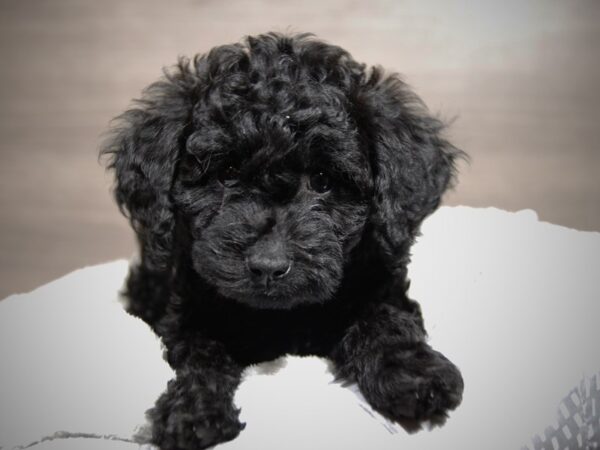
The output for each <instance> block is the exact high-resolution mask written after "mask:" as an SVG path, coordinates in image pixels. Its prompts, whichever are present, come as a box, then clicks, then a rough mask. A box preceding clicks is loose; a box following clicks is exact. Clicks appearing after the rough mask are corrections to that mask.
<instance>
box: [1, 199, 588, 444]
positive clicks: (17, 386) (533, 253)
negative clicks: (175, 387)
mask: <svg viewBox="0 0 600 450" xmlns="http://www.w3.org/2000/svg"><path fill="white" fill-rule="evenodd" d="M422 232H423V236H422V237H420V238H419V240H418V243H417V245H415V247H414V249H413V262H412V264H411V266H410V278H411V279H412V285H411V290H410V294H411V296H412V297H413V298H415V299H417V300H418V301H419V302H420V303H421V306H422V308H423V314H424V317H425V321H426V326H427V329H428V331H429V334H430V342H431V344H432V345H433V346H434V347H435V348H436V349H438V350H440V351H442V352H443V353H444V354H446V355H447V356H448V357H449V358H450V359H451V360H452V361H454V362H455V363H456V364H457V365H458V366H459V367H460V368H461V370H462V372H463V375H464V379H465V394H464V400H463V404H462V405H461V406H460V407H459V408H458V409H457V410H456V411H455V412H454V413H452V414H451V416H450V418H449V420H448V421H447V423H446V424H445V425H444V426H443V427H439V428H434V429H432V430H428V429H425V430H423V431H420V432H417V433H414V434H409V433H407V432H406V431H404V430H403V429H402V428H400V427H399V426H397V425H393V424H390V423H388V422H386V421H385V420H384V419H382V418H381V417H380V416H379V415H378V414H376V413H374V412H373V411H372V410H371V409H370V408H369V407H368V406H367V405H366V404H364V402H363V401H362V400H361V398H360V395H357V394H356V392H355V390H353V389H352V388H344V387H342V386H340V385H339V384H336V383H333V382H332V376H331V374H330V372H329V371H328V366H327V364H326V363H325V362H324V361H322V360H320V359H317V358H297V357H288V358H284V359H281V360H279V361H277V362H275V363H271V364H267V365H262V366H260V367H255V368H252V369H250V370H248V372H247V374H246V376H245V381H244V382H243V383H242V386H241V387H240V390H239V391H238V394H237V396H236V403H237V405H238V406H240V407H241V408H242V413H241V418H242V420H243V421H246V422H247V427H246V429H245V430H244V431H243V432H242V434H241V435H240V436H239V437H238V438H237V439H236V440H234V441H232V442H229V443H226V444H224V445H222V446H219V447H218V448H222V449H227V450H234V449H236V450H237V449H261V450H268V449H280V448H286V449H289V450H295V449H307V448H311V449H316V450H319V449H345V450H346V449H347V450H352V449H360V450H363V449H371V448H372V449H378V450H387V449H390V450H391V449H398V448H402V449H434V448H457V449H465V450H466V449H477V450H480V449H482V448H485V449H489V450H493V449H502V450H504V449H510V448H514V449H520V448H522V447H523V446H525V445H529V446H530V447H531V448H533V447H532V446H531V438H532V436H533V435H534V434H536V433H543V431H544V429H545V428H546V427H547V426H549V425H552V424H554V423H555V420H556V417H557V409H558V406H559V402H560V401H561V399H563V397H564V396H565V395H567V394H568V393H569V391H570V390H571V389H572V388H573V387H574V386H577V385H578V384H579V382H580V381H581V380H582V378H584V377H587V376H591V375H593V374H595V373H597V372H598V371H600V351H598V349H597V347H598V345H597V344H598V342H599V341H600V339H599V338H600V327H599V325H600V323H599V322H600V320H599V319H600V314H599V313H600V305H599V300H600V296H599V293H600V288H599V287H598V275H600V270H599V269H600V256H599V255H600V233H591V232H579V231H574V230H570V229H567V228H563V227H560V226H556V225H551V224H547V223H543V222H539V221H538V220H537V217H536V215H535V213H534V212H532V211H521V212H519V213H507V212H504V211H501V210H496V209H491V208H490V209H473V208H467V207H456V208H448V207H445V208H441V209H440V210H439V211H438V212H436V213H435V214H434V215H433V216H431V217H430V218H428V219H427V220H426V222H425V223H424V225H423V228H422ZM126 273H127V262H125V261H117V262H112V263H108V264H103V265H99V266H94V267H88V268H85V269H81V270H77V271H75V272H73V273H71V274H69V275H67V276H65V277H63V278H61V279H59V280H56V281H54V282H52V283H49V284H47V285H45V286H42V287H40V288H38V289H36V290H35V291H33V292H31V293H29V294H23V295H15V296H11V297H9V298H7V299H5V300H4V301H2V302H0V358H1V360H0V361H1V365H0V448H3V449H11V448H17V447H16V446H26V445H29V444H32V443H34V442H38V443H37V444H35V445H33V446H32V447H31V448H33V449H34V450H50V449H115V450H117V449H137V448H139V446H138V445H137V444H135V443H132V442H126V440H128V439H131V437H132V435H133V434H134V432H135V431H136V430H138V429H139V427H140V426H142V425H143V424H144V411H145V410H146V409H147V408H149V407H150V406H151V405H152V404H153V402H154V400H155V399H156V398H157V397H158V395H159V394H160V393H161V392H162V390H163V389H164V388H165V386H166V383H167V381H168V380H169V378H170V377H171V376H172V372H171V370H170V368H169V367H168V366H167V365H166V363H165V362H164V361H163V360H162V358H161V348H160V343H159V341H158V340H157V339H156V338H155V337H154V335H153V334H152V332H151V331H150V330H149V329H148V328H147V327H146V326H145V324H143V323H142V322H141V321H140V320H138V319H136V318H133V317H131V316H129V315H127V314H126V313H124V312H123V310H122V307H121V305H120V303H119V302H118V290H119V289H120V287H121V285H122V283H123V279H124V277H125V275H126ZM598 407H600V405H597V406H596V408H598ZM60 431H66V432H70V433H74V434H75V436H74V437H70V438H64V437H63V438H61V436H60V435H57V436H55V438H54V439H46V440H43V439H44V438H48V437H50V436H53V435H54V434H55V433H56V432H60ZM78 433H79V434H80V435H79V437H76V436H77V434H78ZM88 434H89V435H97V436H104V437H105V438H104V439H94V438H91V436H88ZM110 436H112V437H113V438H114V437H116V438H120V439H123V440H114V439H113V440H110V439H108V438H107V437H110Z"/></svg>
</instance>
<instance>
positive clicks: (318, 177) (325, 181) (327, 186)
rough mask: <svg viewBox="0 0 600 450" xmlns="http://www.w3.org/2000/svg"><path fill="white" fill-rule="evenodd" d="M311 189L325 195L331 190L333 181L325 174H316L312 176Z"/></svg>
mask: <svg viewBox="0 0 600 450" xmlns="http://www.w3.org/2000/svg"><path fill="white" fill-rule="evenodd" d="M310 188H311V189H312V190H313V191H315V192H318V193H319V194H323V193H325V192H327V191H329V190H331V180H330V179H329V177H328V176H327V174H326V173H325V172H315V173H313V174H312V175H311V176H310Z"/></svg>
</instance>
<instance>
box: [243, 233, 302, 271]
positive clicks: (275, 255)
mask: <svg viewBox="0 0 600 450" xmlns="http://www.w3.org/2000/svg"><path fill="white" fill-rule="evenodd" d="M246 264H247V265H248V270H249V271H250V274H251V275H252V277H253V278H254V279H255V280H256V281H275V280H280V279H282V278H284V277H285V276H286V275H287V274H289V273H290V270H291V268H292V261H291V260H290V259H289V258H288V256H287V254H286V251H285V248H284V246H283V243H282V242H281V240H280V239H264V240H260V241H259V242H257V243H256V244H255V245H254V246H253V247H252V249H251V251H250V253H249V254H248V257H247V259H246Z"/></svg>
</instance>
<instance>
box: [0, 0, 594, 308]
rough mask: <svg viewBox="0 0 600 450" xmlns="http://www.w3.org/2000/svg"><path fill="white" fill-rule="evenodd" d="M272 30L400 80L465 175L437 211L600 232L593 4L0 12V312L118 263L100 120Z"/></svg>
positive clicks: (120, 243)
mask: <svg viewBox="0 0 600 450" xmlns="http://www.w3.org/2000/svg"><path fill="white" fill-rule="evenodd" d="M269 30H275V31H286V30H290V31H312V32H315V33H316V34H317V35H318V36H319V37H321V38H323V39H326V40H328V41H330V42H333V43H336V44H338V45H341V46H342V47H345V48H346V49H348V50H349V51H350V52H351V53H352V54H353V55H354V57H355V58H356V59H358V60H360V61H364V62H366V63H369V64H381V65H383V66H385V67H387V68H390V69H393V70H395V71H398V72H401V73H402V74H404V76H405V79H406V80H407V81H408V82H409V84H411V85H412V86H413V87H414V88H415V89H416V90H417V92H418V93H419V94H420V95H421V96H422V97H423V98H424V99H425V101H426V102H427V103H428V105H429V106H430V108H431V109H432V110H434V111H438V112H440V113H441V115H442V116H443V117H446V118H453V117H456V121H455V122H454V125H453V127H452V128H451V133H450V134H451V138H452V140H453V141H454V142H455V143H456V144H457V145H458V146H460V147H462V148H463V149H464V150H466V151H467V152H468V153H469V154H470V155H471V158H472V162H471V164H470V165H468V166H467V165H463V166H462V167H461V169H462V170H461V171H462V175H461V178H460V184H459V185H458V187H457V189H456V190H455V191H454V192H453V193H451V194H450V195H449V196H447V198H446V204H451V205H457V204H464V205H472V206H480V207H481V206H495V207H499V208H504V209H508V210H519V209H523V208H530V209H534V210H535V211H537V212H538V214H539V216H540V218H541V219H542V220H546V221H550V222H554V223H558V224H561V225H564V226H568V227H575V228H578V229H583V230H596V231H599V230H600V202H599V199H600V195H599V194H600V181H599V178H600V177H598V169H599V168H600V165H599V162H600V152H599V151H598V150H599V148H598V147H599V137H600V130H599V128H600V89H599V88H598V85H599V83H600V56H599V55H600V45H599V44H600V2H598V1H593V0H590V1H577V2H564V1H558V0H541V1H527V0H518V1H516V0H510V1H502V2H497V1H477V2H475V1H472V2H471V1H466V0H464V1H450V0H439V1H419V0H413V1H392V0H374V1H368V2H367V1H364V0H363V1H358V0H356V1H355V0H336V1H315V0H305V1H303V2H286V1H281V0H279V1H276V0H254V1H250V0H249V1H243V0H229V1H226V2H225V1H217V0H173V1H164V0H129V1H128V0H102V1H96V0H0V250H1V251H0V298H2V297H4V296H5V295H8V294H10V293H13V292H22V291H26V290H29V289H32V288H34V287H35V286H37V285H39V284H42V283H45V282H47V281H50V280H52V279H54V278H56V277H58V276H60V275H62V274H64V273H66V272H68V271H70V270H73V269H75V268H78V267H82V266H84V265H89V264H95V263H99V262H103V261H107V260H110V259H114V258H120V257H129V256H130V255H131V254H132V252H133V248H134V245H133V237H132V233H131V232H130V230H129V227H128V225H127V224H126V222H125V220H124V219H123V218H122V217H121V216H120V214H119V213H118V211H117V209H116V207H115V206H114V204H113V202H112V199H111V195H110V193H109V191H110V184H111V180H110V177H109V176H108V175H105V174H104V172H103V169H102V167H101V166H100V165H99V163H98V161H97V151H98V145H99V142H100V138H101V134H102V133H103V132H104V131H105V130H106V129H107V127H108V122H109V120H110V118H111V117H113V116H115V115H117V114H118V113H119V112H121V111H122V110H123V109H125V108H126V106H127V105H128V103H129V101H130V99H131V98H132V97H136V96H138V94H139V92H140V91H141V89H142V88H143V87H144V86H145V85H147V84H148V83H150V82H151V81H153V80H155V79H156V78H157V77H158V76H159V75H160V73H161V67H162V66H164V65H170V64H172V63H173V62H174V61H175V60H176V57H177V55H180V54H183V55H193V54H195V53H198V52H200V53H202V52H205V51H207V50H208V49H210V48H211V47H212V46H214V45H217V44H223V43H230V42H235V41H238V40H239V39H240V38H241V37H242V36H244V35H248V34H256V33H260V32H265V31H269ZM498 233H502V230H501V229H499V230H498Z"/></svg>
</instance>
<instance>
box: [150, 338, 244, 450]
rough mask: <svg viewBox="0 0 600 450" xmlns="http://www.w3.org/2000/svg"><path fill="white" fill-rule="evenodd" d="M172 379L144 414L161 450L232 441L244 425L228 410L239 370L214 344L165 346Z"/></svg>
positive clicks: (187, 342)
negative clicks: (174, 373)
mask: <svg viewBox="0 0 600 450" xmlns="http://www.w3.org/2000/svg"><path fill="white" fill-rule="evenodd" d="M166 346H167V359H168V360H169V363H170V364H171V366H172V367H173V368H174V369H175V372H176V377H175V378H174V379H173V380H171V381H169V384H168V387H167V390H166V391H165V392H164V393H163V394H162V395H161V396H160V398H159V399H158V400H157V401H156V404H155V406H154V408H152V409H150V410H149V411H148V412H147V413H146V414H147V417H148V419H149V420H150V423H151V425H152V443H153V444H154V445H156V446H158V447H159V448H160V449H161V450H187V449H204V448H207V447H212V446H214V445H216V444H219V443H222V442H225V441H229V440H231V439H234V438H235V437H236V436H237V435H238V434H239V433H240V431H241V430H242V429H243V428H244V426H245V424H242V423H240V421H239V419H238V416H239V412H240V410H239V409H236V408H235V406H234V404H233V397H234V393H235V391H236V389H237V387H238V385H239V383H240V380H241V375H242V370H243V368H242V367H240V366H239V365H238V364H236V363H235V362H234V361H233V360H232V359H231V358H230V357H229V355H228V354H227V353H226V351H225V349H224V348H223V346H222V345H221V344H219V343H217V342H214V341H210V340H206V339H201V338H196V337H195V338H188V339H186V340H180V341H177V342H173V341H170V342H167V343H166Z"/></svg>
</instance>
